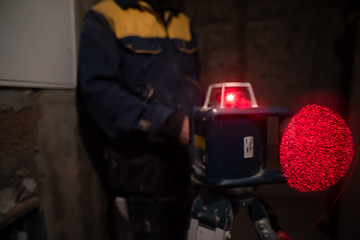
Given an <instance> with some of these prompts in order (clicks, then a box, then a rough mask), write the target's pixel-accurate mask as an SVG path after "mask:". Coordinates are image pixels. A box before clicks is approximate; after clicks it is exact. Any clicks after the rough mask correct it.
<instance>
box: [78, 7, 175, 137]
mask: <svg viewBox="0 0 360 240" xmlns="http://www.w3.org/2000/svg"><path fill="white" fill-rule="evenodd" d="M119 52H120V51H119V47H118V43H117V40H116V37H115V35H114V33H113V32H112V30H111V28H110V26H109V24H108V22H107V21H106V19H105V18H104V17H103V16H102V15H100V14H99V13H97V12H95V11H90V12H88V14H87V16H86V17H85V21H84V24H83V28H82V33H81V37H80V44H79V62H78V87H79V88H80V92H81V95H82V100H83V101H84V104H85V106H86V107H87V110H88V112H89V113H90V115H91V116H92V118H93V119H94V120H95V122H96V123H97V124H98V125H99V126H100V128H102V130H103V131H104V132H105V134H106V135H107V136H108V137H110V138H111V139H114V140H118V139H120V137H121V136H122V135H123V134H128V133H135V132H138V133H141V134H142V133H144V134H145V135H146V136H147V137H148V138H149V139H150V140H152V139H155V138H156V137H157V136H158V135H159V133H160V132H161V130H162V128H163V127H164V125H165V123H166V120H167V118H168V117H169V115H170V114H171V113H172V112H173V110H172V109H169V108H167V107H165V106H163V105H161V104H160V103H157V102H154V101H146V100H144V99H142V98H141V97H140V96H137V95H135V94H133V93H131V92H129V91H127V90H126V88H124V86H123V85H122V80H121V77H122V76H120V73H119V66H120V65H121V61H122V56H121V55H120V54H119Z"/></svg>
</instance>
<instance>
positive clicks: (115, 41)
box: [78, 0, 203, 141]
mask: <svg viewBox="0 0 360 240" xmlns="http://www.w3.org/2000/svg"><path fill="white" fill-rule="evenodd" d="M78 88H79V92H81V100H82V101H83V103H84V105H85V108H86V109H87V111H88V112H89V115H90V116H91V117H92V118H93V120H94V121H95V122H96V124H97V125H98V126H100V128H101V129H102V131H103V132H104V133H105V134H106V135H107V136H108V137H109V138H110V139H113V140H119V141H129V140H130V139H131V138H134V137H135V138H136V136H138V135H139V134H140V135H141V136H144V137H145V138H146V139H150V140H151V141H153V140H156V139H159V138H160V133H161V132H162V130H163V128H164V126H165V123H166V121H167V119H168V118H169V116H170V115H171V114H172V113H174V112H180V113H183V114H189V112H190V110H191V108H192V107H193V106H200V105H201V104H202V101H203V93H202V89H201V86H200V84H199V61H198V54H197V45H196V39H195V38H194V35H193V33H192V30H191V25H190V20H189V18H188V17H187V16H186V15H185V14H184V13H182V12H178V11H170V10H169V11H165V12H164V13H163V16H161V14H160V13H159V12H158V11H155V10H154V9H153V7H152V6H151V5H150V4H148V3H147V2H145V1H136V0H117V1H114V0H106V1H102V2H100V3H98V4H97V5H95V6H94V7H93V8H92V9H91V10H90V11H89V12H88V13H87V15H86V17H85V20H84V24H83V29H82V33H81V38H80V45H79V63H78ZM137 133H139V134H137Z"/></svg>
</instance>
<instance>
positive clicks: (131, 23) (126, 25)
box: [93, 0, 166, 38]
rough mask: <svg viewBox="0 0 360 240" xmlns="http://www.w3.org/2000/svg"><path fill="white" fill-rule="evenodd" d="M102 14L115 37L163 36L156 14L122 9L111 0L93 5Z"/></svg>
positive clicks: (163, 32)
mask: <svg viewBox="0 0 360 240" xmlns="http://www.w3.org/2000/svg"><path fill="white" fill-rule="evenodd" d="M93 10H94V11H96V12H99V13H100V14H101V15H103V16H104V17H105V18H106V20H107V21H108V22H109V24H110V27H111V28H112V30H113V32H114V33H115V35H116V37H117V38H124V37H129V36H136V37H142V38H165V37H166V32H165V27H164V26H163V25H162V24H161V22H159V21H158V19H157V17H156V15H154V14H152V13H151V12H148V11H141V10H140V9H136V8H128V9H122V8H121V7H120V6H119V5H117V4H116V3H115V2H114V1H113V0H105V1H102V2H100V3H98V4H97V5H95V6H94V7H93Z"/></svg>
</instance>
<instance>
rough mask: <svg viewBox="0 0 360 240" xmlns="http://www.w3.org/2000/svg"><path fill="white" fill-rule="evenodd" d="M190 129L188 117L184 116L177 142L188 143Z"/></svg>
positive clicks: (183, 144)
mask: <svg viewBox="0 0 360 240" xmlns="http://www.w3.org/2000/svg"><path fill="white" fill-rule="evenodd" d="M189 132H190V130H189V117H187V116H186V117H185V118H184V121H183V124H182V127H181V131H180V136H179V142H180V144H181V145H182V146H187V145H188V144H189V139H190V133H189Z"/></svg>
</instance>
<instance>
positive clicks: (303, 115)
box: [280, 104, 354, 192]
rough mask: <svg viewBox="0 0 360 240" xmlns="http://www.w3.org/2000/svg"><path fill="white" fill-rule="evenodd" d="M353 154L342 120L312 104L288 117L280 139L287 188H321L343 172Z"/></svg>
mask: <svg viewBox="0 0 360 240" xmlns="http://www.w3.org/2000/svg"><path fill="white" fill-rule="evenodd" d="M353 153H354V148H353V140H352V136H351V132H350V129H349V128H348V126H347V125H346V123H345V122H344V120H343V119H342V118H341V117H340V115H338V114H337V113H335V112H333V111H332V110H331V109H329V108H326V107H322V106H319V105H315V104H314V105H307V106H306V107H304V108H303V109H301V110H300V112H299V113H298V114H296V115H295V116H294V117H293V118H292V119H291V121H290V123H289V125H288V126H287V128H286V130H285V133H284V135H283V137H282V140H281V146H280V163H281V166H282V169H283V172H284V174H285V176H286V178H287V181H288V183H289V185H290V187H292V188H294V189H295V190H298V191H300V192H309V191H322V190H325V189H327V188H329V187H330V186H332V185H334V184H336V183H337V182H338V181H339V180H340V179H341V178H342V177H343V176H344V175H345V173H346V171H347V170H348V169H349V167H350V164H351V161H352V158H353Z"/></svg>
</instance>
